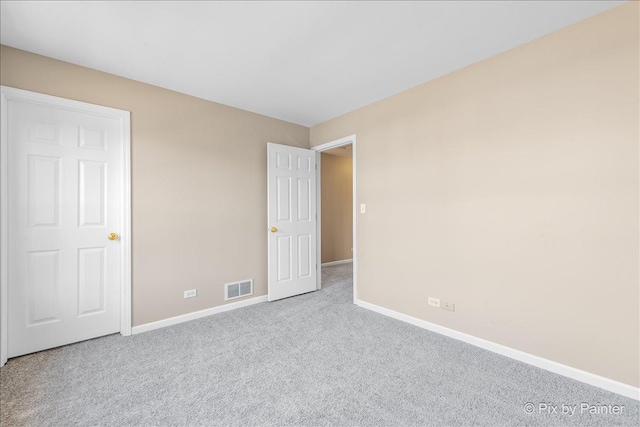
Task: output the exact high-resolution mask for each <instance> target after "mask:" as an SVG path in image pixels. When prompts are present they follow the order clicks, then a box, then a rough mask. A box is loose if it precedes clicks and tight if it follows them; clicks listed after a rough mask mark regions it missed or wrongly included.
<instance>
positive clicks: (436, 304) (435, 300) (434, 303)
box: [427, 297, 440, 307]
mask: <svg viewBox="0 0 640 427" xmlns="http://www.w3.org/2000/svg"><path fill="white" fill-rule="evenodd" d="M427 302H428V303H429V305H432V306H434V307H440V300H439V299H438V298H431V297H429V299H428V300H427Z"/></svg>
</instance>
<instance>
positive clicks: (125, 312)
mask: <svg viewBox="0 0 640 427" xmlns="http://www.w3.org/2000/svg"><path fill="white" fill-rule="evenodd" d="M9 100H16V101H26V102H31V103H34V104H40V105H47V106H53V107H57V108H63V109H66V110H70V111H77V112H82V113H90V114H95V115H99V116H102V117H108V118H113V119H116V120H118V121H119V122H120V138H121V140H122V158H121V162H122V163H121V165H122V169H121V170H122V172H121V173H122V177H121V178H122V180H121V182H122V187H121V195H122V196H121V197H122V198H121V210H120V219H121V224H122V230H121V232H120V233H119V234H120V241H121V243H120V244H121V253H120V257H121V259H120V261H121V262H120V266H121V267H120V275H121V277H120V334H121V335H123V336H129V335H131V113H130V112H129V111H125V110H118V109H115V108H110V107H104V106H101V105H95V104H89V103H86V102H80V101H74V100H71V99H66V98H59V97H57V96H51V95H45V94H42V93H37V92H31V91H27V90H22V89H16V88H12V87H8V86H0V110H1V114H0V125H1V128H2V132H1V134H0V367H1V366H4V364H5V363H6V362H7V351H8V347H7V345H8V342H7V340H8V332H9V331H8V324H7V321H8V315H9V313H8V307H9V302H8V300H7V298H8V283H7V282H8V274H7V266H8V250H9V247H8V243H9V242H8V239H7V231H8V222H7V215H8V206H7V191H8V190H9V184H8V182H7V181H8V177H9V175H8V168H7V166H8V160H7V154H8V146H9V133H8V130H7V124H8V116H7V114H8V112H7V106H8V101H9Z"/></svg>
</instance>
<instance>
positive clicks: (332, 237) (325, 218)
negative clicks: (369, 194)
mask: <svg viewBox="0 0 640 427" xmlns="http://www.w3.org/2000/svg"><path fill="white" fill-rule="evenodd" d="M320 164H321V168H322V173H321V174H320V175H321V177H322V185H321V190H322V203H321V205H320V207H321V209H322V215H321V217H322V224H321V225H322V227H321V230H322V262H331V261H341V260H344V259H350V258H352V253H351V247H352V241H353V199H352V197H353V165H352V159H351V157H339V156H334V155H330V154H322V161H321V162H320Z"/></svg>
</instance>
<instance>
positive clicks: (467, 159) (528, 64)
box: [311, 2, 640, 386]
mask: <svg viewBox="0 0 640 427" xmlns="http://www.w3.org/2000/svg"><path fill="white" fill-rule="evenodd" d="M638 16H639V14H638V3H636V2H631V3H628V4H625V5H623V6H621V7H618V8H615V9H613V10H611V11H609V12H606V13H604V14H601V15H598V16H595V17H593V18H591V19H588V20H586V21H583V22H580V23H578V24H576V25H573V26H571V27H568V28H565V29H563V30H561V31H558V32H556V33H553V34H550V35H548V36H546V37H543V38H541V39H538V40H536V41H533V42H531V43H529V44H526V45H523V46H521V47H518V48H516V49H513V50H511V51H508V52H506V53H503V54H500V55H497V56H495V57H492V58H490V59H487V60H485V61H482V62H479V63H477V64H474V65H472V66H469V67H467V68H464V69H462V70H459V71H457V72H455V73H452V74H449V75H447V76H444V77H442V78H439V79H437V80H435V81H432V82H429V83H426V84H424V85H421V86H418V87H416V88H414V89H411V90H409V91H406V92H403V93H401V94H399V95H396V96H393V97H391V98H388V99H386V100H383V101H381V102H378V103H375V104H372V105H370V106H367V107H364V108H362V109H360V110H357V111H354V112H352V113H349V114H346V115H344V116H341V117H339V118H336V119H334V120H331V121H328V122H326V123H323V124H320V125H318V126H314V127H312V128H311V143H312V145H318V144H321V143H325V142H328V141H331V140H335V139H338V138H341V137H344V136H347V135H351V134H357V138H358V152H357V156H358V177H357V178H358V195H357V197H358V203H366V204H367V213H366V214H359V218H358V221H359V222H358V272H357V273H358V297H359V298H360V299H362V300H364V301H368V302H371V303H373V304H377V305H380V306H383V307H387V308H390V309H392V310H397V311H400V312H402V313H406V314H408V315H411V316H415V317H418V318H420V319H425V320H427V321H430V322H434V323H437V324H440V325H444V326H446V327H449V328H453V329H455V330H458V331H462V332H465V333H468V334H471V335H475V336H477V337H481V338H485V339H487V340H490V341H493V342H497V343H500V344H504V345H506V346H509V347H512V348H516V349H519V350H523V351H525V352H528V353H531V354H535V355H538V356H541V357H544V358H547V359H551V360H554V361H557V362H560V363H563V364H567V365H570V366H573V367H576V368H578V369H582V370H585V371H588V372H592V373H595V374H598V375H602V376H605V377H608V378H612V379H614V380H617V381H621V382H623V383H627V384H630V385H633V386H638V385H640V381H639V372H638V369H639V367H638V365H639V363H638V362H639V360H640V356H639V337H640V330H639V307H638V305H639V299H640V295H639V277H638V274H639V265H638V264H639V251H638V243H639V242H638V237H639V236H638V235H639V229H638V218H639V212H638V207H639V202H640V201H639V165H638V163H639V161H638V160H639V150H638V145H639V143H638V141H639V130H638V129H639V125H640V123H639V113H640V111H639V86H638V80H639V71H640V70H639V65H638V63H639V48H640V46H639V42H638V39H639V30H638V25H639V24H638V23H639V20H638ZM428 296H433V297H437V298H441V299H442V300H445V301H450V302H453V303H455V305H456V312H455V313H451V312H447V311H444V310H440V309H435V308H433V307H430V306H428V305H427V297H428Z"/></svg>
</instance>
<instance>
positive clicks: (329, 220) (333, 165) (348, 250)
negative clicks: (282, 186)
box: [312, 135, 357, 302]
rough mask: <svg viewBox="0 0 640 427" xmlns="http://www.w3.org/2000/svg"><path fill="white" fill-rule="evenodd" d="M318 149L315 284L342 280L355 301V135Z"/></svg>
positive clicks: (319, 286) (318, 285) (316, 148)
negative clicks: (351, 292)
mask: <svg viewBox="0 0 640 427" xmlns="http://www.w3.org/2000/svg"><path fill="white" fill-rule="evenodd" d="M312 149H314V150H316V151H318V154H317V163H318V177H317V178H318V179H317V182H318V191H317V197H318V227H317V230H318V237H317V242H318V248H317V253H318V276H317V277H318V279H317V280H318V284H317V288H318V289H321V287H322V284H323V280H327V284H329V283H330V282H329V281H334V280H342V279H345V278H346V277H345V276H346V275H349V276H350V277H348V281H349V282H351V281H352V283H353V301H354V302H356V298H357V289H356V260H357V257H356V254H357V249H356V214H355V206H356V204H355V201H356V168H355V166H356V158H355V156H356V153H355V152H356V138H355V135H352V136H350V137H347V138H342V139H339V140H336V141H333V142H329V143H327V144H322V145H320V146H316V147H312Z"/></svg>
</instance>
